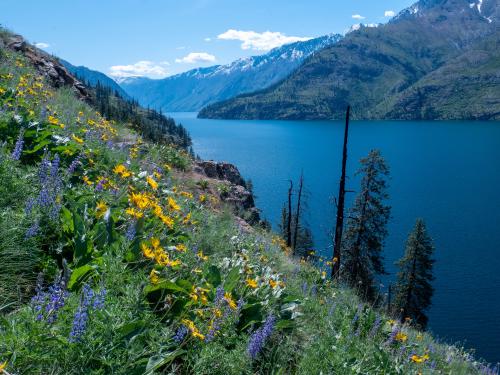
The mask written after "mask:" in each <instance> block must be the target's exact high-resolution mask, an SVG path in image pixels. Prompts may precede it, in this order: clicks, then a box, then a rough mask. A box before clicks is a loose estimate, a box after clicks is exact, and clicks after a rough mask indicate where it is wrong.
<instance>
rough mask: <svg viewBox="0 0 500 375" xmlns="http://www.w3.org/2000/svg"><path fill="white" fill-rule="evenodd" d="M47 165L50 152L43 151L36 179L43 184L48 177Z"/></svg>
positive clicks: (48, 164)
mask: <svg viewBox="0 0 500 375" xmlns="http://www.w3.org/2000/svg"><path fill="white" fill-rule="evenodd" d="M49 167H50V152H45V153H44V155H43V159H42V161H41V163H40V167H39V168H38V180H39V181H40V185H45V182H46V181H47V179H48V173H49Z"/></svg>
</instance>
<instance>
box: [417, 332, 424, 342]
mask: <svg viewBox="0 0 500 375" xmlns="http://www.w3.org/2000/svg"><path fill="white" fill-rule="evenodd" d="M423 338H424V335H422V334H421V333H419V334H418V335H417V340H419V341H422V339H423Z"/></svg>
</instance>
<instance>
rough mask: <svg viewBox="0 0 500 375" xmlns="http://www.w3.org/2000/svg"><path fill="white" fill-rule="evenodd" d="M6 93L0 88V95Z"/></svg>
mask: <svg viewBox="0 0 500 375" xmlns="http://www.w3.org/2000/svg"><path fill="white" fill-rule="evenodd" d="M6 92H7V90H5V89H4V88H3V87H0V95H3V94H5V93H6Z"/></svg>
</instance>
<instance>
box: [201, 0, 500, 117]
mask: <svg viewBox="0 0 500 375" xmlns="http://www.w3.org/2000/svg"><path fill="white" fill-rule="evenodd" d="M496 28H498V0H489V1H487V0H484V1H483V2H482V3H481V6H480V7H478V6H477V5H474V6H471V4H470V3H469V2H468V1H465V0H430V1H420V2H417V3H415V4H413V5H412V6H410V7H409V8H407V9H405V10H403V11H402V12H400V13H399V14H398V15H397V16H396V17H395V18H394V19H393V20H391V21H390V22H389V23H387V24H385V25H381V26H379V27H377V28H368V27H366V28H360V29H359V30H356V31H352V32H351V33H349V34H347V35H346V37H345V38H344V39H343V40H341V41H339V42H338V43H336V44H335V45H332V46H329V47H327V48H325V49H323V50H322V51H320V52H318V53H317V54H315V55H314V56H312V57H311V58H309V59H307V60H306V61H305V62H304V64H303V65H302V66H301V67H299V68H298V69H297V70H295V71H294V72H293V73H292V74H291V75H290V76H289V77H287V78H286V79H284V80H283V81H281V82H280V83H278V84H277V85H275V86H272V87H269V88H267V89H264V90H262V91H260V92H256V93H251V94H246V95H241V96H238V97H236V98H233V99H229V100H226V101H223V102H218V103H214V104H212V105H209V106H207V107H205V108H204V109H203V110H202V111H201V112H200V113H199V117H203V118H238V119H306V120H309V119H311V120H312V119H339V118H342V116H343V115H344V111H345V107H346V106H347V104H348V103H349V104H351V105H352V106H353V109H354V112H353V116H354V118H357V119H489V120H492V119H500V118H499V115H498V111H499V110H500V99H498V98H491V92H490V91H491V90H493V91H495V90H498V88H500V75H499V74H498V72H499V71H500V65H499V64H500V63H499V58H498V54H497V53H496V49H493V51H483V52H487V53H489V54H490V57H489V59H490V60H489V61H490V62H489V63H484V65H485V67H488V72H489V73H487V74H475V75H473V76H470V77H469V76H467V75H465V76H463V75H462V76H461V78H462V79H464V80H465V79H468V78H470V80H472V81H474V80H475V81H476V83H475V84H473V85H470V84H468V85H465V87H466V88H467V90H469V91H470V92H469V95H472V94H473V93H474V94H476V95H477V94H478V91H479V94H480V96H481V97H483V96H484V98H483V99H485V100H483V101H480V100H476V103H475V105H474V106H473V107H471V109H470V110H469V111H464V110H463V108H462V107H463V103H464V100H463V99H464V98H463V97H467V96H468V95H467V93H466V92H462V93H459V94H456V93H455V95H453V96H449V100H448V101H446V96H445V93H446V92H447V91H446V90H445V89H446V87H445V85H444V84H443V82H441V83H440V82H435V83H436V84H435V85H434V86H435V87H441V89H439V90H438V91H439V92H437V93H433V95H432V96H429V97H428V98H427V99H426V100H424V104H425V103H427V105H430V104H428V102H430V101H431V100H430V99H433V98H439V100H440V102H441V108H445V109H446V110H442V111H441V110H436V108H423V109H422V108H418V105H416V103H415V99H413V100H410V99H411V98H408V97H403V96H402V95H405V94H412V95H414V93H415V91H418V90H417V89H418V87H419V86H418V85H417V83H418V82H419V81H420V80H421V79H423V78H424V77H426V76H428V75H429V74H430V73H431V72H433V71H437V69H439V68H442V67H443V66H445V65H446V64H449V63H451V62H452V61H456V60H455V59H457V58H458V57H459V56H460V55H463V54H467V51H468V50H470V49H472V50H473V49H475V48H476V49H477V46H478V45H480V44H481V43H482V41H483V40H484V39H485V38H488V37H492V38H493V40H492V41H490V46H493V48H495V45H497V44H498V43H497V41H498V37H495V35H497V34H496V33H495V32H496ZM454 69H455V70H456V66H455V68H454ZM461 71H462V72H464V73H467V72H468V73H471V71H470V69H469V68H468V66H467V65H466V60H462V66H461ZM476 73H477V72H476ZM444 78H445V77H443V80H444ZM434 79H437V77H434ZM483 80H486V82H487V83H488V87H490V88H491V89H490V88H488V89H487V90H485V91H484V92H483V91H482V90H477V88H478V87H479V88H480V87H481V82H483ZM421 83H425V82H424V81H422V82H421ZM412 86H413V90H411V89H410V88H411V87H412ZM421 93H422V91H421ZM424 93H425V92H424ZM443 96H444V98H443ZM459 96H460V100H459V101H456V98H457V97H459ZM497 96H498V95H497ZM486 99H488V100H486ZM443 100H444V101H443ZM453 100H455V101H456V104H455V105H453ZM406 102H411V103H412V105H411V106H410V107H409V108H400V109H397V108H393V107H390V105H401V104H404V103H406ZM417 104H418V103H417ZM492 107H493V110H492Z"/></svg>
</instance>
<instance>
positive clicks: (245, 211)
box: [194, 160, 260, 224]
mask: <svg viewBox="0 0 500 375" xmlns="http://www.w3.org/2000/svg"><path fill="white" fill-rule="evenodd" d="M194 171H195V172H196V173H199V174H201V175H204V176H207V177H208V178H212V179H216V180H219V181H221V182H222V184H223V185H222V186H223V187H222V188H221V190H220V198H221V200H222V201H223V202H227V203H229V204H230V205H231V206H233V207H234V209H235V213H236V214H237V215H238V216H240V217H242V218H243V219H244V220H246V221H247V222H248V223H250V224H256V223H258V222H259V221H260V214H259V210H258V209H257V208H256V207H255V201H254V197H253V193H252V192H251V191H250V190H249V189H248V187H247V184H246V183H245V180H244V179H243V177H242V176H241V174H240V171H239V170H238V168H236V166H234V165H233V164H230V163H226V162H215V161H213V160H202V161H197V162H196V164H195V166H194Z"/></svg>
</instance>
